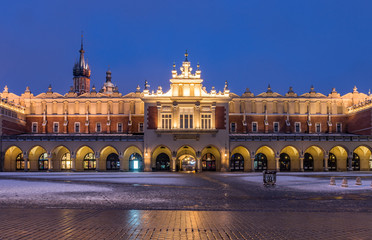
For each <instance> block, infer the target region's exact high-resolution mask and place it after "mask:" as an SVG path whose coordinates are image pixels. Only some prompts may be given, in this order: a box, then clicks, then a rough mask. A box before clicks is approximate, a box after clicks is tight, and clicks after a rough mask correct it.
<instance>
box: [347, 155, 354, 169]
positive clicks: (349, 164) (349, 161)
mask: <svg viewBox="0 0 372 240" xmlns="http://www.w3.org/2000/svg"><path fill="white" fill-rule="evenodd" d="M347 170H348V171H353V153H351V155H349V156H348V157H347Z"/></svg>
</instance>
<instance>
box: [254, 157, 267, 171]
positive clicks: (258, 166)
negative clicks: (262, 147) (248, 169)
mask: <svg viewBox="0 0 372 240" xmlns="http://www.w3.org/2000/svg"><path fill="white" fill-rule="evenodd" d="M264 170H267V157H266V155H265V154H263V153H259V154H257V155H256V156H255V158H254V171H256V172H262V171H264Z"/></svg>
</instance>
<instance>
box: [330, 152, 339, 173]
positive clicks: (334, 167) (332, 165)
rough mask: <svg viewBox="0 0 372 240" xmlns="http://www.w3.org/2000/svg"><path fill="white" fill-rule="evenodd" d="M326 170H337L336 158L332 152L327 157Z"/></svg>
mask: <svg viewBox="0 0 372 240" xmlns="http://www.w3.org/2000/svg"><path fill="white" fill-rule="evenodd" d="M328 171H337V158H336V155H334V154H333V153H330V154H329V157H328Z"/></svg>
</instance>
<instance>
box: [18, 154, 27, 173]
mask: <svg viewBox="0 0 372 240" xmlns="http://www.w3.org/2000/svg"><path fill="white" fill-rule="evenodd" d="M28 165H30V162H28ZM16 169H17V170H25V160H24V159H23V153H20V154H18V155H17V157H16Z"/></svg>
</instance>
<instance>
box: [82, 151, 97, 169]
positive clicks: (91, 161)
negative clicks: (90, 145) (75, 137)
mask: <svg viewBox="0 0 372 240" xmlns="http://www.w3.org/2000/svg"><path fill="white" fill-rule="evenodd" d="M95 169H96V159H95V158H94V153H92V152H90V153H88V154H87V155H85V157H84V170H95Z"/></svg>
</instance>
